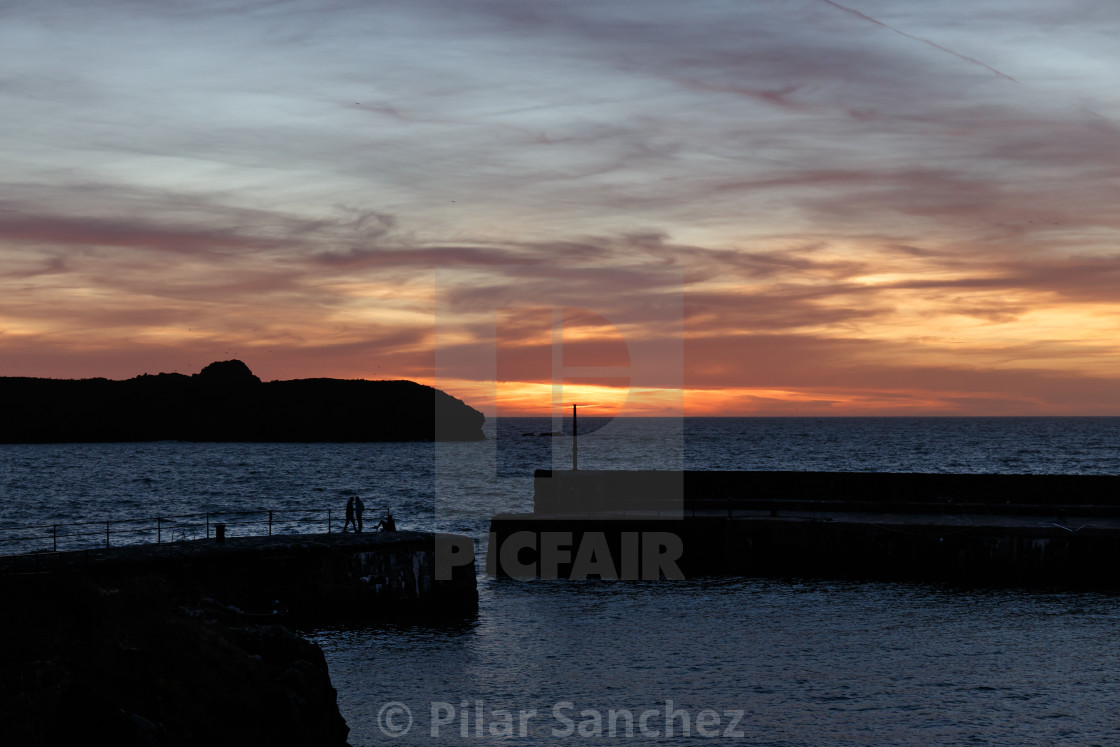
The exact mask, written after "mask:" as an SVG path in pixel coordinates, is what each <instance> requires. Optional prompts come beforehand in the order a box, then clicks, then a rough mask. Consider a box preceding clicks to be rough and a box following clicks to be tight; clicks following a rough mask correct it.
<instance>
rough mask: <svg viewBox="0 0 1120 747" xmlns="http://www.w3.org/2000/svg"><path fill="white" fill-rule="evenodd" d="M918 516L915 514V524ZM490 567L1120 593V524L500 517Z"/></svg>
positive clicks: (520, 572) (633, 576) (552, 574)
mask: <svg viewBox="0 0 1120 747" xmlns="http://www.w3.org/2000/svg"><path fill="white" fill-rule="evenodd" d="M911 518H913V517H911ZM487 570H488V572H489V573H491V574H492V575H496V576H508V577H525V576H535V577H541V578H565V579H584V578H622V579H628V580H656V579H659V578H664V579H681V578H693V577H699V576H709V575H721V574H731V575H748V576H783V577H794V576H807V577H829V578H847V579H853V580H858V579H883V580H906V581H952V582H960V583H966V584H981V585H985V584H1012V585H1026V586H1052V587H1061V588H1097V589H1120V527H1117V526H1115V525H1113V524H1110V525H1108V526H1084V525H1082V526H1066V525H1059V524H1056V523H1049V522H1043V523H1024V522H1021V521H1017V520H1016V519H1015V517H992V518H991V519H990V520H988V521H985V522H983V523H975V524H968V523H961V522H949V521H938V520H936V519H932V518H931V519H926V518H924V517H918V520H917V521H896V520H894V518H893V517H890V516H886V515H876V516H853V517H851V518H847V519H845V518H814V517H804V516H788V517H784V516H781V515H779V516H776V517H775V516H757V517H738V518H732V519H729V518H727V517H726V516H697V517H686V518H682V519H664V518H662V519H656V518H646V519H640V518H634V517H628V518H589V517H571V516H565V517H558V516H551V517H548V516H541V515H536V514H499V515H498V516H495V517H494V518H493V520H492V522H491V526H490V540H489V545H488V548H487Z"/></svg>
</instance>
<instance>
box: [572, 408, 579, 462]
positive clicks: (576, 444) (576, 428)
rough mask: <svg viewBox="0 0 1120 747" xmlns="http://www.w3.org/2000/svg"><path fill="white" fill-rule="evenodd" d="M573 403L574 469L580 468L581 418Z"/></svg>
mask: <svg viewBox="0 0 1120 747" xmlns="http://www.w3.org/2000/svg"><path fill="white" fill-rule="evenodd" d="M577 406H578V405H572V471H573V472H574V471H576V470H578V469H579V419H578V416H577V415H576V407H577Z"/></svg>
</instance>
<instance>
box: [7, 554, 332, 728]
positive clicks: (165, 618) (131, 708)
mask: <svg viewBox="0 0 1120 747" xmlns="http://www.w3.org/2000/svg"><path fill="white" fill-rule="evenodd" d="M0 593H2V594H3V597H4V603H5V609H6V611H5V614H4V615H3V616H2V617H0V743H3V744H10V745H44V746H45V745H75V744H91V743H92V744H112V745H166V747H180V746H182V747H186V746H187V745H200V744H205V745H238V746H239V747H240V746H243V745H254V744H262V745H263V744H267V745H293V746H294V745H300V746H302V745H312V744H313V745H338V747H344V745H345V744H346V736H347V733H348V732H349V728H348V727H347V725H346V722H345V720H344V719H343V718H342V715H341V714H340V713H339V710H338V705H337V693H336V691H335V689H334V687H333V686H332V685H331V681H330V674H329V673H328V671H327V663H326V660H325V659H324V657H323V652H322V651H321V650H320V649H319V647H318V646H316V645H314V644H313V643H310V642H308V641H306V640H304V639H302V638H300V637H298V636H297V635H296V634H295V633H293V632H291V631H290V630H288V629H287V628H284V627H281V626H279V625H276V624H260V623H258V622H255V621H253V620H250V619H247V618H246V616H245V615H244V614H243V613H240V611H239V610H237V609H236V608H233V607H228V606H227V605H224V604H222V603H219V602H214V601H212V600H189V601H188V600H184V599H180V598H178V597H177V596H176V595H175V594H174V593H173V591H172V588H171V585H170V584H169V583H168V580H167V578H164V577H161V576H158V575H151V576H144V575H140V576H137V577H135V578H129V579H123V578H122V579H116V580H113V581H110V580H106V579H98V578H94V577H92V576H87V575H85V574H80V573H59V574H14V575H0Z"/></svg>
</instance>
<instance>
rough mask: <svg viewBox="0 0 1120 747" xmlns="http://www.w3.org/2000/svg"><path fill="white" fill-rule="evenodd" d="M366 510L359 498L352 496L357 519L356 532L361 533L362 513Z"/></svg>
mask: <svg viewBox="0 0 1120 747" xmlns="http://www.w3.org/2000/svg"><path fill="white" fill-rule="evenodd" d="M365 510H366V504H364V503H362V499H361V498H360V497H359V496H354V514H355V515H356V516H357V517H358V524H357V527H358V531H359V532H360V531H362V513H363V512H364V511H365Z"/></svg>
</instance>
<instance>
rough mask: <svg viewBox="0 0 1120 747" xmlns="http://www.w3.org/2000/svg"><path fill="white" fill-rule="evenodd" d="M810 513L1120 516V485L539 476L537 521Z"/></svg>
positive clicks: (615, 473)
mask: <svg viewBox="0 0 1120 747" xmlns="http://www.w3.org/2000/svg"><path fill="white" fill-rule="evenodd" d="M767 503H773V504H775V505H780V506H784V507H792V506H793V505H794V504H795V503H797V504H800V505H801V506H802V507H803V508H805V509H806V510H812V509H820V510H828V511H866V510H872V511H891V512H908V513H914V512H919V513H920V512H927V511H929V510H931V509H934V510H936V511H940V510H942V509H944V508H950V509H952V510H954V511H966V510H969V507H970V506H972V507H984V508H982V509H981V510H982V511H985V512H990V511H991V510H1003V511H1012V512H1015V513H1023V512H1035V513H1037V512H1038V511H1039V510H1042V511H1043V512H1044V513H1053V512H1054V511H1055V510H1071V509H1074V508H1075V507H1078V506H1091V507H1092V508H1093V511H1094V512H1096V513H1107V514H1110V515H1120V477H1118V476H1114V475H1024V474H1007V475H999V474H951V473H914V472H792V471H784V472H783V471H758V472H752V471H689V470H685V471H672V470H611V471H599V470H577V471H573V470H543V469H542V470H537V471H536V472H535V473H534V477H533V507H534V509H533V510H534V512H535V513H538V514H581V513H601V512H604V511H625V510H644V509H650V510H659V511H662V512H663V513H666V514H671V513H672V512H673V511H680V512H681V514H682V515H683V513H684V512H686V511H691V510H702V509H706V508H710V509H716V508H720V507H726V506H728V505H730V506H735V505H742V506H744V507H746V506H754V507H762V506H764V505H765V504H767Z"/></svg>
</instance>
